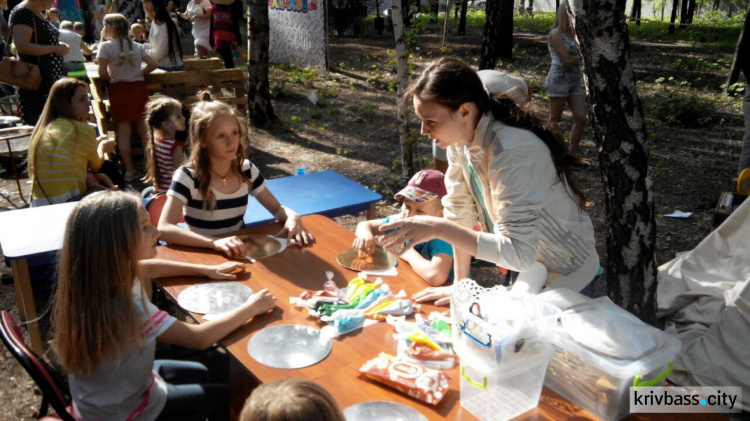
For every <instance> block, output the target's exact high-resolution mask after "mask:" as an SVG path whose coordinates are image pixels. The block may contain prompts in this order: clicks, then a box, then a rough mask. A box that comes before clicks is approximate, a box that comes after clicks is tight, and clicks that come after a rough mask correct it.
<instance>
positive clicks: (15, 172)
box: [5, 139, 29, 205]
mask: <svg viewBox="0 0 750 421" xmlns="http://www.w3.org/2000/svg"><path fill="white" fill-rule="evenodd" d="M5 143H6V144H7V145H8V156H9V157H10V166H11V168H13V177H15V178H16V185H17V186H18V195H19V196H21V200H23V203H26V204H27V205H28V204H29V202H27V201H26V199H24V197H23V190H22V189H21V179H20V178H19V176H18V169H16V160H15V159H13V150H12V149H11V148H10V140H9V139H5Z"/></svg>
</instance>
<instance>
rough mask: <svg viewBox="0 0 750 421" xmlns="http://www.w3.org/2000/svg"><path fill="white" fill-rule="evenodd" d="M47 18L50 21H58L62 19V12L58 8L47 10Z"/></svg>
mask: <svg viewBox="0 0 750 421" xmlns="http://www.w3.org/2000/svg"><path fill="white" fill-rule="evenodd" d="M47 20H48V21H50V23H60V20H62V14H61V13H60V10H58V9H49V10H47Z"/></svg>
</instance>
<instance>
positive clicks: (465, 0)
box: [457, 0, 469, 35]
mask: <svg viewBox="0 0 750 421" xmlns="http://www.w3.org/2000/svg"><path fill="white" fill-rule="evenodd" d="M468 8H469V0H461V19H460V20H459V21H458V31H457V33H458V34H459V35H466V10H467V9H468Z"/></svg>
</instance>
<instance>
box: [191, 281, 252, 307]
mask: <svg viewBox="0 0 750 421" xmlns="http://www.w3.org/2000/svg"><path fill="white" fill-rule="evenodd" d="M252 294H253V291H252V290H251V289H250V287H248V286H247V285H245V284H241V283H239V282H206V283H202V284H195V285H191V286H189V287H187V288H185V289H184V290H182V292H181V293H180V295H178V296H177V304H179V305H180V307H182V308H183V309H185V310H187V311H190V312H192V313H198V314H209V313H225V312H227V311H231V310H234V309H235V308H237V307H239V306H241V305H242V304H244V303H245V302H246V301H247V299H248V298H250V296H251V295H252Z"/></svg>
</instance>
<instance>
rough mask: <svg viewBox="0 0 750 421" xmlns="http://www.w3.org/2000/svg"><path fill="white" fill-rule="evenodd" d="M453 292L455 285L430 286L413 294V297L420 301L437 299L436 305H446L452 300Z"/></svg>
mask: <svg viewBox="0 0 750 421" xmlns="http://www.w3.org/2000/svg"><path fill="white" fill-rule="evenodd" d="M451 292H453V287H452V286H449V287H430V288H425V289H423V290H421V291H419V292H418V293H416V294H414V295H412V296H411V298H412V299H413V300H414V301H416V302H418V303H421V302H424V301H435V305H436V306H444V305H447V304H450V302H451Z"/></svg>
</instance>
